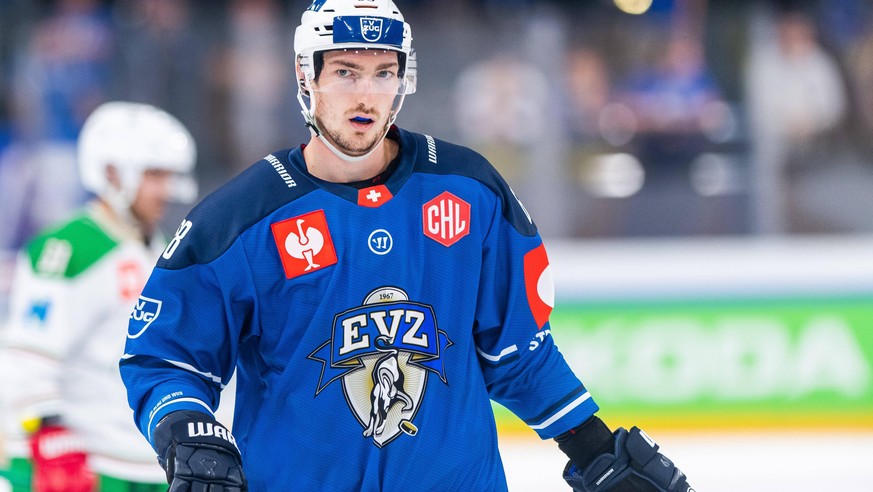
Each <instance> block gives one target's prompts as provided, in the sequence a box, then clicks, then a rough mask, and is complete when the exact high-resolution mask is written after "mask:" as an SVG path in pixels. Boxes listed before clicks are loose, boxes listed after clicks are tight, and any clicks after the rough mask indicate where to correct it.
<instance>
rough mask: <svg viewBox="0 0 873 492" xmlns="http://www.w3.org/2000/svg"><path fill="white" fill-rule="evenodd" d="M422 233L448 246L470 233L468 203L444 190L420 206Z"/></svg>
mask: <svg viewBox="0 0 873 492" xmlns="http://www.w3.org/2000/svg"><path fill="white" fill-rule="evenodd" d="M421 215H422V221H423V227H424V235H425V236H427V237H429V238H431V239H433V240H434V241H436V242H438V243H440V244H442V245H443V246H445V247H449V246H451V245H453V244H455V243H456V242H458V241H460V240H461V238H462V237H464V236H466V235H467V234H469V233H470V204H469V203H467V202H465V201H464V200H461V199H460V198H458V197H456V196H455V195H453V194H451V193H449V192H448V191H444V192H442V193H440V194H439V195H438V196H437V197H436V198H434V199H433V200H431V201H429V202H427V203H425V204H424V205H423V206H422V207H421Z"/></svg>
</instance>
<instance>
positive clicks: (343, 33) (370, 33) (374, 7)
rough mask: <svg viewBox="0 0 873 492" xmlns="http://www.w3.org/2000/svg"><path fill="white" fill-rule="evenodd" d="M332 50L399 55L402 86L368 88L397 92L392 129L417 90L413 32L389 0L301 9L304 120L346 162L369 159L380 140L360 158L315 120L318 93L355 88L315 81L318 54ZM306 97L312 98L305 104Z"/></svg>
mask: <svg viewBox="0 0 873 492" xmlns="http://www.w3.org/2000/svg"><path fill="white" fill-rule="evenodd" d="M331 50H387V51H395V52H397V53H398V54H399V56H398V62H399V63H400V69H399V71H398V78H399V79H400V80H399V82H400V83H399V84H391V85H385V86H379V85H377V84H371V85H369V86H367V91H369V92H380V93H391V94H395V95H396V98H395V102H394V106H393V108H392V110H391V114H390V115H389V118H388V122H387V125H386V127H385V134H383V135H382V139H384V138H385V135H386V134H387V133H388V127H390V126H391V124H393V123H394V120H395V119H396V118H397V113H399V112H400V108H401V107H402V106H403V100H404V98H405V96H406V95H407V94H412V93H413V92H415V89H416V76H417V65H416V59H415V51H414V50H413V49H412V30H411V28H410V27H409V24H407V23H406V22H405V21H404V19H403V14H401V13H400V10H399V9H398V8H397V6H396V5H395V4H394V2H393V1H391V0H314V1H313V2H312V5H310V6H309V8H308V9H306V11H305V12H304V13H303V16H302V18H301V21H300V26H298V27H297V30H296V32H295V33H294V53H295V56H296V59H297V66H298V68H299V73H300V75H301V76H300V77H298V81H297V82H298V87H297V88H298V90H297V100H298V102H299V103H300V107H301V108H302V109H303V111H302V112H303V118H304V119H305V120H306V125H307V126H308V127H309V128H310V131H312V133H313V135H315V136H317V137H319V138H320V139H321V140H322V142H324V143H325V145H327V147H328V148H329V149H330V150H331V151H332V152H333V153H334V154H336V155H337V156H339V157H340V158H342V159H344V160H346V161H351V162H354V161H359V160H362V159H364V158H366V157H367V156H368V155H370V153H372V151H373V150H375V148H376V147H378V143H381V141H382V140H381V139H380V140H379V141H378V143H377V144H376V145H374V146H373V149H371V150H370V152H368V153H366V154H365V155H362V156H354V157H353V156H349V155H347V154H345V153H343V152H341V151H339V150H338V149H336V148H335V147H334V146H333V145H332V144H331V143H330V142H329V141H328V140H327V139H326V138H325V137H324V135H323V134H322V131H321V129H320V128H319V126H318V122H317V121H316V118H315V106H316V99H317V97H316V95H317V93H318V92H327V91H352V92H354V91H357V90H360V89H357V88H353V87H319V88H318V89H316V88H315V86H314V85H313V84H312V82H313V81H314V80H315V79H316V78H317V77H318V75H319V71H320V64H321V63H322V60H321V57H320V54H322V53H324V52H325V51H331ZM304 98H308V99H309V104H308V105H307V103H306V101H305V99H304Z"/></svg>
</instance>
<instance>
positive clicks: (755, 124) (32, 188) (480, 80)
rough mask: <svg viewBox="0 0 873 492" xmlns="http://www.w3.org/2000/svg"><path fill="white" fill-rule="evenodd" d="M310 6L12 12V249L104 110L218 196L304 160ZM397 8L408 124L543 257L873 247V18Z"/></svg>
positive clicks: (691, 7)
mask: <svg viewBox="0 0 873 492" xmlns="http://www.w3.org/2000/svg"><path fill="white" fill-rule="evenodd" d="M308 4H309V1H308V0H281V1H280V0H114V1H110V0H102V1H101V0H52V1H48V0H42V1H37V0H0V207H2V216H3V218H4V220H3V221H2V223H0V250H4V251H9V250H14V249H15V248H17V247H19V246H20V245H21V244H22V243H23V241H25V240H26V239H27V238H28V237H29V236H30V235H32V234H33V233H34V232H35V231H37V230H39V229H40V228H41V227H43V226H44V225H46V223H50V222H52V221H54V220H57V219H58V218H60V217H63V216H65V215H66V214H67V213H68V212H69V211H70V210H71V209H72V208H74V207H75V206H76V205H77V204H78V203H81V202H82V200H83V198H84V196H83V193H82V192H81V191H80V190H79V189H78V185H77V182H76V175H75V161H74V153H73V144H74V141H75V138H76V136H77V133H78V131H79V127H80V125H81V123H82V121H83V120H84V118H85V117H86V116H87V115H88V113H89V112H90V110H91V109H93V108H94V107H96V106H97V105H98V104H100V103H101V102H104V101H106V100H112V99H127V100H133V101H141V102H147V103H152V104H155V105H158V106H160V107H163V108H165V109H167V110H169V111H170V112H171V113H173V114H175V115H177V116H178V117H179V118H180V119H181V120H182V121H183V122H184V123H185V124H186V125H187V126H188V127H189V128H191V130H192V132H193V134H194V136H195V138H196V140H197V142H198V147H199V159H198V168H197V177H198V178H199V181H200V186H201V190H200V191H201V195H202V194H206V193H208V192H209V191H211V190H213V189H214V188H215V187H217V186H219V185H220V184H221V183H223V182H224V181H226V180H227V179H228V178H230V177H232V176H233V175H235V174H236V173H238V172H239V171H241V170H242V169H244V168H245V167H247V166H248V165H249V164H251V163H252V162H254V161H256V160H258V159H260V158H261V157H263V155H265V154H266V153H268V152H270V151H272V150H277V149H279V148H287V147H290V146H294V145H297V144H299V143H301V142H303V141H305V140H306V139H307V138H308V132H307V130H306V129H305V128H304V127H303V123H302V118H301V117H300V115H299V110H298V108H297V104H296V101H295V99H294V96H295V94H296V88H295V85H294V80H293V66H292V59H293V49H292V42H293V34H294V28H295V26H296V25H297V23H298V22H299V16H300V13H301V12H302V10H303V9H305V8H306V6H307V5H308ZM399 4H400V7H401V9H402V10H403V12H404V13H405V15H406V16H407V18H408V19H407V20H408V21H409V22H410V23H411V25H412V26H413V36H414V39H415V40H414V46H415V48H416V49H417V51H418V54H419V74H420V83H419V92H418V93H416V94H415V95H414V96H411V97H410V98H408V99H407V103H406V105H405V106H404V110H403V112H402V113H401V116H400V118H399V120H398V123H399V124H400V125H401V126H403V127H406V128H408V129H411V130H415V131H422V132H426V133H428V134H431V135H433V136H435V137H436V138H442V139H446V140H450V141H455V142H459V143H463V144H466V145H469V146H472V147H473V148H475V149H477V150H479V151H480V152H481V153H483V154H485V155H486V156H487V157H489V158H490V159H491V161H492V162H493V163H494V164H495V166H496V167H498V168H499V169H500V170H501V171H502V172H503V174H504V175H505V177H506V178H507V179H508V180H509V181H510V183H511V184H512V185H513V188H514V189H515V191H516V192H517V193H518V194H519V196H520V197H521V198H522V200H523V201H524V202H525V204H526V205H527V206H528V208H529V209H531V212H532V213H533V215H534V217H536V219H537V222H538V225H539V227H540V230H541V232H542V233H543V235H544V236H552V237H554V236H557V237H566V238H604V237H607V238H626V237H652V236H657V237H662V236H689V235H696V236H700V235H706V236H713V235H721V236H724V235H729V236H733V235H740V236H745V235H762V234H777V235H783V234H840V233H865V232H870V231H873V214H870V213H868V212H867V211H868V210H870V209H871V206H873V193H870V192H869V190H870V189H873V188H871V187H873V162H871V161H873V154H871V149H873V143H871V142H873V3H871V2H869V1H868V0H808V1H787V0H785V1H775V0H773V1H764V0H760V1H730V2H714V1H706V0H633V1H631V0H614V1H613V0H563V1H559V0H553V1H547V0H399ZM178 219H179V216H178V215H174V216H171V217H169V218H168V219H167V223H168V224H170V226H169V228H172V227H173V225H174V224H175V222H177V221H178Z"/></svg>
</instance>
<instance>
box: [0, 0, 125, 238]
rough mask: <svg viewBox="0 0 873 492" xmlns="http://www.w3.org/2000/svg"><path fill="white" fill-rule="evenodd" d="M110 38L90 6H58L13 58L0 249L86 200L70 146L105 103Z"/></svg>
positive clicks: (100, 12) (86, 0)
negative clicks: (10, 120)
mask: <svg viewBox="0 0 873 492" xmlns="http://www.w3.org/2000/svg"><path fill="white" fill-rule="evenodd" d="M113 42H114V39H113V30H112V25H111V22H110V17H109V15H108V12H107V11H106V10H105V9H104V8H103V7H102V4H101V3H99V2H98V1H97V0H59V1H58V2H57V3H56V4H55V5H54V7H53V8H52V10H51V11H50V12H49V14H48V15H47V16H46V17H45V18H43V19H41V20H39V21H38V22H37V24H36V27H35V28H34V30H33V31H32V33H31V36H30V37H29V38H28V39H27V41H26V43H27V44H26V46H25V47H24V49H23V50H22V51H21V52H20V53H18V54H17V57H18V60H17V62H16V64H15V67H14V72H15V73H14V74H13V81H12V95H13V97H12V99H11V100H12V109H11V113H12V117H13V123H12V126H13V128H12V129H11V134H13V135H15V137H16V138H15V139H14V140H13V141H12V142H11V143H10V144H9V146H8V147H7V148H6V149H5V151H2V152H0V213H2V215H3V217H4V220H3V222H2V225H0V249H3V250H6V251H15V250H16V249H17V248H19V247H21V245H22V244H23V243H24V241H26V240H27V239H29V238H30V236H31V235H33V234H34V233H35V232H37V231H38V230H40V229H42V228H44V227H46V226H48V225H49V224H51V223H53V222H56V221H58V220H60V219H62V218H65V217H66V216H67V214H69V212H70V210H73V209H75V208H76V207H78V206H79V205H81V204H82V203H84V201H85V199H86V195H85V193H84V191H83V190H82V188H81V186H80V185H79V182H78V178H77V171H76V160H75V148H74V142H75V139H76V137H77V136H78V133H79V130H80V129H81V126H82V123H83V122H84V120H85V117H86V116H87V115H88V114H89V113H90V112H91V110H93V109H94V108H95V107H96V106H97V105H99V104H100V103H102V102H104V101H105V100H107V98H108V97H109V90H110V87H109V86H110V83H111V59H112V53H113Z"/></svg>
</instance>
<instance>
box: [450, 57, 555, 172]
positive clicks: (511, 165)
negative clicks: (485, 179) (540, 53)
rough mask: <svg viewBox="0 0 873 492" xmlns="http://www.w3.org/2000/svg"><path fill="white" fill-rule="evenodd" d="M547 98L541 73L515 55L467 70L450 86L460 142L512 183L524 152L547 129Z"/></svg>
mask: <svg viewBox="0 0 873 492" xmlns="http://www.w3.org/2000/svg"><path fill="white" fill-rule="evenodd" d="M548 99H549V84H548V80H546V76H545V74H543V72H542V71H541V70H540V69H538V68H537V67H536V66H534V65H532V64H529V63H527V62H525V61H524V60H522V59H520V58H518V57H516V56H514V55H510V54H508V53H503V54H499V55H497V56H494V57H492V58H490V59H486V60H484V61H481V62H479V63H476V64H473V65H470V66H469V67H467V68H466V69H465V70H464V71H463V72H462V73H461V74H460V76H459V77H458V80H457V82H456V84H455V114H456V115H457V121H458V126H459V128H460V129H461V135H462V139H464V141H465V143H466V144H468V145H470V146H472V147H473V148H474V149H476V150H477V151H479V152H481V153H482V154H483V155H485V157H487V158H488V159H489V160H490V161H491V162H492V163H494V165H495V167H498V169H499V170H500V172H501V174H503V176H504V177H506V179H507V181H509V182H510V183H512V182H513V181H515V180H516V179H518V178H519V177H520V176H521V175H523V173H524V170H522V169H521V168H522V167H523V165H524V162H523V161H524V158H525V152H523V151H524V150H525V148H526V147H528V146H530V145H531V144H533V143H534V142H535V141H536V140H537V139H538V138H541V137H542V135H543V132H545V131H547V130H548V129H547V128H546V127H545V124H544V123H545V116H546V111H547V108H548V104H549V101H548Z"/></svg>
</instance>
